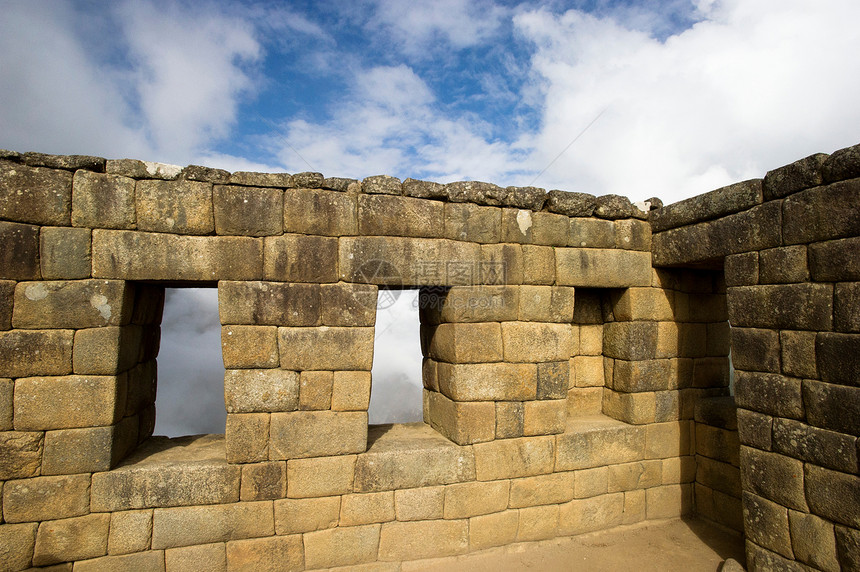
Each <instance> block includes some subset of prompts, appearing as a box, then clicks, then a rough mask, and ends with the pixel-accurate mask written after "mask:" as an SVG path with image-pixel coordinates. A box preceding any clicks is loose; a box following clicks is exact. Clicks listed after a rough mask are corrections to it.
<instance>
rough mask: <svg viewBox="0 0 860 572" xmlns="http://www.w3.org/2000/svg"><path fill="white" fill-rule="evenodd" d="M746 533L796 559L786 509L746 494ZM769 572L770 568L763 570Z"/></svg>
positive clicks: (762, 543)
mask: <svg viewBox="0 0 860 572" xmlns="http://www.w3.org/2000/svg"><path fill="white" fill-rule="evenodd" d="M743 511H744V513H743V514H744V531H745V532H746V534H748V535H749V539H750V540H751V541H753V542H755V543H756V544H759V545H761V546H764V547H765V548H767V549H769V550H773V551H774V552H778V553H779V554H782V555H783V556H785V557H786V558H792V559H793V558H794V553H793V551H792V549H791V535H790V532H789V524H788V511H787V510H786V509H785V507H782V506H780V505H778V504H777V503H774V502H771V501H769V500H767V499H765V498H762V497H760V496H756V495H754V494H751V493H748V492H744V497H743ZM761 569H762V570H767V569H769V568H761Z"/></svg>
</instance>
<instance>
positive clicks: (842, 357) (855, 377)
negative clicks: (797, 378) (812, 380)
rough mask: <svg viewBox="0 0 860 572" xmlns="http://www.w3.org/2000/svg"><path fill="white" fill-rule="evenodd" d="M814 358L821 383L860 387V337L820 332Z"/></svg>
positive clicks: (816, 341)
mask: <svg viewBox="0 0 860 572" xmlns="http://www.w3.org/2000/svg"><path fill="white" fill-rule="evenodd" d="M807 342H809V340H808V339H807ZM808 350H811V348H808ZM809 353H811V351H810V352H809ZM814 356H815V357H816V358H817V362H818V371H819V373H820V374H821V381H826V382H829V383H837V384H840V385H851V386H855V387H860V335H857V334H837V333H833V332H820V333H819V334H818V335H817V336H816V338H815V353H814ZM810 377H811V376H810Z"/></svg>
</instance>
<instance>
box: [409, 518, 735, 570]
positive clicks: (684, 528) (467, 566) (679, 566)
mask: <svg viewBox="0 0 860 572" xmlns="http://www.w3.org/2000/svg"><path fill="white" fill-rule="evenodd" d="M727 558H734V559H735V560H737V561H739V562H740V563H741V564H743V563H744V545H743V540H742V538H741V536H740V535H739V534H737V533H732V532H729V531H727V530H726V529H722V528H718V527H716V526H714V525H712V524H709V523H707V522H704V521H701V520H697V519H672V520H666V521H656V522H655V521H651V522H647V523H642V524H638V525H632V526H626V527H620V528H616V529H613V530H609V531H602V532H594V533H589V534H583V535H580V536H574V537H570V538H557V539H553V540H547V541H542V542H525V543H520V544H514V545H511V546H507V547H503V548H494V549H490V550H483V551H481V552H474V553H472V554H468V555H464V556H456V557H450V558H438V559H433V560H423V561H417V562H404V563H402V564H401V570H402V571H403V572H407V571H408V572H418V571H421V572H442V571H447V570H469V571H470V572H507V571H515V570H516V571H519V570H535V571H541V572H544V571H554V570H566V571H569V570H573V571H579V570H581V571H583V572H586V571H587V572H618V571H628V570H629V571H635V572H675V571H678V572H699V571H701V572H717V571H718V570H719V569H720V566H721V565H722V563H723V561H724V560H726V559H727Z"/></svg>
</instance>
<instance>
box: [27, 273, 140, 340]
mask: <svg viewBox="0 0 860 572" xmlns="http://www.w3.org/2000/svg"><path fill="white" fill-rule="evenodd" d="M133 302H134V293H133V290H132V289H131V287H130V286H129V285H128V284H127V283H126V282H123V281H120V280H79V281H78V280H76V281H50V282H47V281H46V282H19V283H18V285H17V286H16V288H15V308H14V312H13V314H12V325H13V326H14V327H16V328H27V329H37V328H87V327H99V326H120V325H125V324H127V323H128V322H129V321H130V320H131V314H132V307H133Z"/></svg>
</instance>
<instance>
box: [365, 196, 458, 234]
mask: <svg viewBox="0 0 860 572" xmlns="http://www.w3.org/2000/svg"><path fill="white" fill-rule="evenodd" d="M444 227H445V222H444V211H443V203H440V202H437V201H428V200H424V199H413V198H410V197H391V196H374V195H360V196H359V197H358V231H359V234H362V235H365V236H385V235H392V236H410V237H438V238H441V237H442V236H443V235H444V232H445V231H444Z"/></svg>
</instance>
